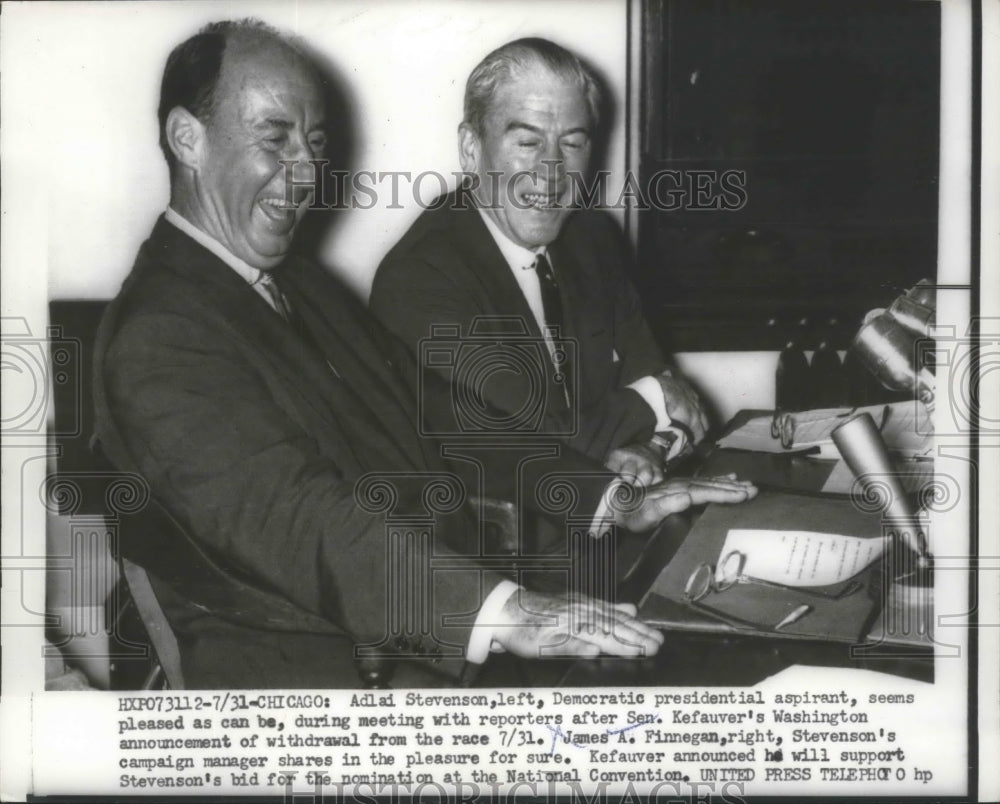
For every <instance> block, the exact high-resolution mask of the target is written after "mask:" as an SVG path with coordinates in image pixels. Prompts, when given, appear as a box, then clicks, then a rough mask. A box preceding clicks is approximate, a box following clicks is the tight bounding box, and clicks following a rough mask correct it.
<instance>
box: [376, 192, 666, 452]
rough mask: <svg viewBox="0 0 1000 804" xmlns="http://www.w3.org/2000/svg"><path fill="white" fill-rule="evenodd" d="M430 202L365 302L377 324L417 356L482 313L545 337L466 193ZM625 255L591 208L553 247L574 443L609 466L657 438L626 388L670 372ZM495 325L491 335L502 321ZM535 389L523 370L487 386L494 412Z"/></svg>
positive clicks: (553, 404) (553, 405)
mask: <svg viewBox="0 0 1000 804" xmlns="http://www.w3.org/2000/svg"><path fill="white" fill-rule="evenodd" d="M435 206H437V207H438V208H435V209H431V210H428V211H425V212H424V213H423V214H422V215H421V216H420V218H419V219H418V220H417V221H416V223H414V225H413V226H412V227H411V228H410V230H409V231H408V232H407V233H406V234H405V235H404V236H403V238H402V239H401V240H400V241H399V243H397V244H396V246H395V247H394V248H393V249H392V250H391V251H390V252H389V254H388V255H387V256H386V257H385V259H384V260H383V261H382V264H381V265H380V266H379V269H378V273H377V274H376V276H375V282H374V286H373V288H372V295H371V301H370V305H371V308H372V310H373V311H374V312H375V314H376V315H377V316H378V317H379V319H380V320H381V321H382V323H383V324H385V326H386V327H388V328H389V329H390V330H391V331H393V332H395V333H396V334H397V335H398V336H399V337H400V338H402V339H403V341H405V342H406V343H407V344H409V346H410V348H411V349H413V350H414V352H415V353H418V352H419V350H420V342H421V340H422V339H426V338H428V336H429V334H430V331H431V327H432V326H436V325H441V324H457V325H459V326H460V327H461V333H462V336H464V337H467V336H468V335H469V334H470V330H471V329H472V327H473V321H474V319H476V318H477V317H480V316H489V317H498V316H515V317H517V318H518V319H519V320H520V322H523V326H524V328H525V329H526V330H527V331H528V333H529V334H530V336H531V337H533V338H535V339H539V338H541V332H540V331H539V329H538V325H537V323H536V322H535V319H534V316H533V315H532V313H531V310H530V308H529V307H528V304H527V301H526V300H525V298H524V294H523V293H522V292H521V289H520V287H519V286H518V284H517V281H516V280H515V279H514V277H513V276H512V274H511V270H510V267H509V265H508V264H507V262H506V260H505V259H504V258H503V255H502V254H501V252H500V249H499V248H498V247H497V245H496V243H495V241H494V240H493V238H492V236H491V235H490V232H489V230H488V229H487V228H486V225H485V224H484V223H483V221H482V218H481V217H480V215H479V212H478V211H477V210H476V209H475V207H474V202H473V200H472V199H471V197H470V196H469V195H468V193H466V192H465V191H461V190H460V191H457V192H456V193H452V194H451V195H449V196H446V197H443V198H439V199H438V201H437V202H436V203H435ZM626 253H627V252H626V248H625V244H624V243H623V242H622V237H621V235H620V232H619V231H618V229H617V227H616V225H615V224H614V222H613V221H612V220H611V218H610V217H609V216H608V215H606V214H604V213H599V212H595V211H590V210H580V211H576V212H574V213H573V214H572V215H570V217H569V218H568V220H567V222H566V224H565V226H564V228H563V231H562V232H561V233H560V235H559V237H558V238H557V239H556V241H555V242H553V243H552V244H551V245H550V246H549V254H550V257H551V262H552V265H553V268H554V270H555V272H556V274H557V276H558V281H559V289H560V294H561V296H562V306H563V311H564V317H565V319H566V322H565V324H566V331H565V332H564V333H561V335H562V336H563V337H565V338H567V339H570V341H571V342H573V343H575V344H576V352H577V355H576V361H575V363H574V364H573V366H572V369H571V378H572V380H571V381H572V382H573V384H574V385H575V389H574V391H575V393H574V395H573V404H574V405H575V406H576V411H575V413H576V421H577V432H576V434H575V435H574V436H572V437H570V438H568V439H567V440H568V443H570V444H572V445H573V446H574V447H575V448H576V449H578V450H579V451H581V452H584V453H586V454H587V455H589V456H590V457H592V458H594V459H595V460H603V459H604V458H605V456H606V455H607V453H608V452H609V451H610V450H611V449H613V448H614V447H617V446H621V445H622V444H626V443H632V442H637V441H640V442H645V441H646V440H648V439H649V438H650V437H651V436H652V434H653V427H654V424H655V420H654V416H653V413H652V411H651V410H650V408H649V406H648V405H647V404H646V403H645V402H644V401H643V400H642V398H641V397H640V396H639V395H638V394H637V393H635V392H634V391H632V390H630V389H627V388H626V386H627V385H628V384H629V383H631V382H633V381H634V380H636V379H638V378H639V377H642V376H645V375H647V374H656V373H659V372H660V371H662V370H663V369H664V368H666V362H665V360H664V356H663V353H662V351H661V350H660V348H659V346H658V345H657V344H656V342H655V340H654V339H653V336H652V333H651V332H650V330H649V327H648V326H647V325H646V322H645V320H644V318H643V316H642V312H641V307H640V302H639V298H638V296H637V294H636V292H635V290H634V288H633V287H632V285H631V283H630V282H629V281H628V279H627V278H626V275H625V271H624V259H625V254H626ZM489 326H490V327H491V329H490V330H489V331H494V332H495V331H497V326H506V325H497V324H495V323H491V324H490V325H489ZM615 355H617V358H618V359H615V357H614V356H615ZM449 371H452V369H449ZM468 376H469V375H465V376H462V377H461V378H460V380H461V381H467V379H468ZM549 376H550V378H551V375H549ZM498 377H500V375H498ZM529 382H530V379H529V378H528V377H526V376H525V375H524V374H522V375H521V376H516V375H514V374H513V373H512V372H506V373H504V374H503V376H502V382H494V383H490V384H487V385H485V386H484V388H483V389H482V390H483V391H484V393H485V395H486V397H487V399H488V401H490V402H491V403H493V404H494V405H496V406H497V407H499V408H501V409H503V410H507V411H517V410H519V409H521V406H523V405H524V404H525V402H524V401H525V399H526V398H527V397H528V396H530V394H531V393H532V389H531V388H530V387H528V386H527V385H526V384H527V383H529ZM545 401H546V404H547V405H548V411H547V412H548V414H549V416H550V417H552V419H553V420H557V419H558V417H560V416H564V415H565V402H564V397H563V395H562V393H561V390H560V389H559V388H557V387H554V385H552V384H550V385H549V387H548V390H547V398H546V400H545ZM552 426H553V428H554V429H558V425H552Z"/></svg>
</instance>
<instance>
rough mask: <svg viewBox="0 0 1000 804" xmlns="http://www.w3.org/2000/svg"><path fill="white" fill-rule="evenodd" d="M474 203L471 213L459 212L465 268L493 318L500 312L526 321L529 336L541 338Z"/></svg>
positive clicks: (457, 224)
mask: <svg viewBox="0 0 1000 804" xmlns="http://www.w3.org/2000/svg"><path fill="white" fill-rule="evenodd" d="M471 203H472V202H471V201H470V202H469V204H470V206H469V207H468V208H467V209H465V208H459V209H456V210H455V239H456V243H457V245H458V248H459V250H460V251H461V253H462V258H463V262H464V264H465V265H468V266H470V268H471V273H472V275H473V276H474V277H475V278H476V280H477V281H478V283H479V285H480V288H481V290H482V293H483V298H484V299H487V300H489V308H488V309H490V311H491V313H492V314H494V315H496V314H497V313H496V311H498V310H503V311H504V313H503V315H505V316H512V317H515V318H517V319H520V320H521V321H523V322H524V326H525V327H526V329H527V334H529V335H531V336H532V337H535V338H541V337H542V331H541V330H540V329H539V328H538V324H537V323H536V321H535V315H534V313H532V312H531V308H530V307H529V306H528V301H527V299H525V298H524V293H522V292H521V286H520V285H518V283H517V280H516V279H515V278H514V275H513V273H512V272H511V269H510V265H508V264H507V260H505V259H504V256H503V254H502V253H501V252H500V249H499V247H498V246H497V244H496V242H495V241H494V240H493V236H492V235H491V234H490V231H489V229H487V228H486V224H485V223H483V219H482V217H481V216H480V214H479V212H478V211H477V210H476V209H475V207H473V206H471ZM463 334H466V335H468V333H463Z"/></svg>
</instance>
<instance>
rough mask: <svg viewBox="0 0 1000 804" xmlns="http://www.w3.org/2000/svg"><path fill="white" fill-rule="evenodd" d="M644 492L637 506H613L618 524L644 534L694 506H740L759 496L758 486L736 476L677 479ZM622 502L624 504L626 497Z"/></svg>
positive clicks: (622, 498)
mask: <svg viewBox="0 0 1000 804" xmlns="http://www.w3.org/2000/svg"><path fill="white" fill-rule="evenodd" d="M624 488H627V487H624ZM644 491H645V493H644V496H643V498H642V501H641V502H640V503H639V505H638V506H637V507H631V506H628V505H625V504H623V505H621V506H613V507H614V516H615V524H616V525H618V526H620V527H623V528H626V529H627V530H631V531H633V532H635V533H642V532H643V531H646V530H650V529H651V528H653V527H655V526H656V525H658V524H660V522H661V521H663V519H665V518H666V517H667V516H669V515H670V514H677V513H680V512H681V511H684V510H687V509H688V508H690V507H691V506H693V505H705V504H706V503H740V502H745V501H746V500H751V499H753V498H754V497H756V496H757V487H756V486H755V485H754V484H753V483H751V482H750V481H749V480H737V479H736V475H735V474H730V475H721V476H719V477H694V478H687V477H675V478H671V479H670V480H667V481H666V482H664V483H660V484H659V485H657V486H651V487H650V488H648V489H645V490H644ZM619 500H620V501H624V495H622V496H620V497H619Z"/></svg>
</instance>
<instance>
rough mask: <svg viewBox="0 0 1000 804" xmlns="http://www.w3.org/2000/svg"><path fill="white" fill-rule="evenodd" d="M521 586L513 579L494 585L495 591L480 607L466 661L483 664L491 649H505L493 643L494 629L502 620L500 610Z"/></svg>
mask: <svg viewBox="0 0 1000 804" xmlns="http://www.w3.org/2000/svg"><path fill="white" fill-rule="evenodd" d="M520 588H521V587H520V586H518V585H517V584H516V583H514V582H513V581H508V580H503V581H500V583H498V584H497V585H496V586H494V587H493V591H492V592H490V593H489V594H488V595H487V596H486V600H484V601H483V605H482V606H480V607H479V614H478V615H477V616H476V622H475V623H473V625H472V634H471V635H470V636H469V645H468V647H467V648H466V649H465V659H466V661H469V662H472V663H473V664H482V663H483V662H485V661H486V657H487V656H489V655H490V651H495V652H497V653H499V652H500V651H502V650H503V648H501V647H500V645H499V644H497V645H495V646H494V644H493V629H494V628H495V627H496V624H497V623H498V622H499V620H500V610H501V609H503V607H504V604H505V603H506V602H507V601H508V600H509V599H510V597H511V595H513V594H514V593H515V592H517V591H518V590H519V589H520Z"/></svg>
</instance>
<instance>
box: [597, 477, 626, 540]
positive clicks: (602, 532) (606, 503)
mask: <svg viewBox="0 0 1000 804" xmlns="http://www.w3.org/2000/svg"><path fill="white" fill-rule="evenodd" d="M621 485H626V486H627V485H628V484H627V483H626V482H625V481H624V480H612V481H611V482H610V483H609V484H608V487H607V488H606V489H604V494H602V495H601V501H600V503H598V505H597V511H596V512H595V513H594V519H593V521H592V523H591V525H590V536H591V538H593V539H599V538H601V537H602V536H606V535H607V534H608V533H609V532H610V530H611V528H612V527H613V526H614V524H615V516H614V513H613V511H612V510H611V499H612V497H613V495H614V493H615V490H616V489H617V488H618V487H619V486H621Z"/></svg>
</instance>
